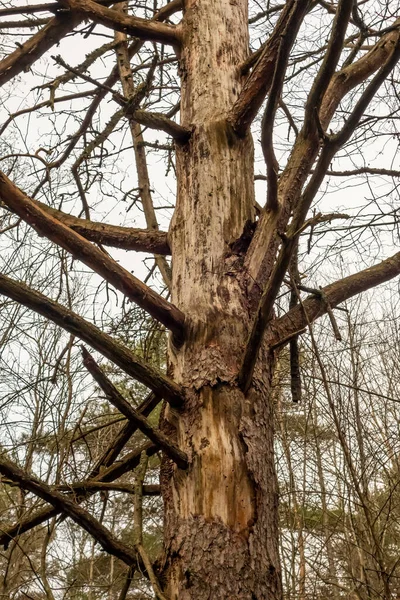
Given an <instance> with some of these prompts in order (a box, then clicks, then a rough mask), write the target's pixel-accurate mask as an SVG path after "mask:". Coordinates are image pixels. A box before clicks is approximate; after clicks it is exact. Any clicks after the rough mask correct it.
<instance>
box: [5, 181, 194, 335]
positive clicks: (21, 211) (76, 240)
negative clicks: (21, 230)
mask: <svg viewBox="0 0 400 600" xmlns="http://www.w3.org/2000/svg"><path fill="white" fill-rule="evenodd" d="M0 198H1V200H2V201H3V202H4V203H5V204H6V205H7V206H8V207H9V208H11V210H12V211H13V212H15V213H16V214H17V215H19V216H20V217H21V218H22V219H24V221H26V222H27V223H28V224H29V225H31V226H32V227H34V228H35V229H36V231H38V233H40V234H41V235H45V236H46V237H47V238H48V239H50V240H51V241H52V242H54V243H55V244H58V245H59V246H61V247H62V248H64V249H65V250H67V251H68V252H71V253H72V254H73V256H75V258H77V259H79V260H81V261H82V262H83V263H84V264H86V265H88V266H89V267H90V268H91V269H93V270H94V271H95V272H96V273H99V275H101V276H102V277H104V279H105V280H106V281H109V282H110V283H112V285H114V286H115V287H116V288H117V289H118V290H120V291H121V292H122V293H123V294H125V295H126V296H127V297H128V298H129V299H130V300H132V301H133V302H136V304H138V305H139V306H141V308H143V309H144V310H147V312H148V313H149V314H151V316H152V317H154V318H155V319H157V320H158V321H160V322H161V323H163V325H165V326H166V327H167V328H168V329H170V330H171V331H172V332H173V333H174V335H175V336H176V339H177V340H180V339H182V335H183V324H184V315H183V314H182V313H181V311H180V310H178V309H177V308H176V307H175V306H174V305H173V304H170V303H169V302H168V301H167V300H164V298H162V297H161V296H159V294H157V293H156V292H154V291H153V290H152V289H151V288H149V287H148V286H146V285H145V284H144V283H142V282H141V281H140V280H139V279H137V278H136V277H134V275H132V274H131V273H129V271H127V270H126V269H124V268H123V267H121V266H120V265H119V264H118V263H117V262H116V261H115V260H113V259H112V258H111V257H110V256H108V255H106V254H105V253H104V252H102V251H101V250H99V249H98V248H97V247H96V246H94V245H92V244H91V243H90V242H89V241H88V240H86V239H85V238H83V237H82V236H80V235H79V234H78V233H76V232H75V231H73V230H72V229H70V228H69V227H67V225H64V224H63V223H61V222H60V221H58V220H56V219H54V218H53V217H52V216H51V215H50V214H48V213H46V212H44V211H43V210H42V209H41V208H40V207H39V206H38V205H37V204H35V203H34V202H32V200H30V199H29V198H28V197H27V196H26V195H25V194H24V193H23V192H22V191H21V190H20V189H19V188H17V187H16V186H15V185H14V184H13V183H12V182H11V181H10V180H9V179H8V177H6V175H4V174H2V173H0Z"/></svg>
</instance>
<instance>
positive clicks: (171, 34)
mask: <svg viewBox="0 0 400 600" xmlns="http://www.w3.org/2000/svg"><path fill="white" fill-rule="evenodd" d="M61 4H62V5H64V6H67V7H68V8H70V9H71V13H72V14H73V15H74V14H80V15H81V18H83V17H85V18H87V17H89V18H90V19H92V20H93V21H94V22H95V23H101V24H102V25H104V26H105V27H110V28H111V29H113V30H117V31H122V32H123V33H128V34H129V35H132V36H134V37H137V38H139V39H144V40H151V41H154V42H161V43H163V44H172V45H179V43H180V30H179V28H178V27H176V26H174V25H167V24H164V23H155V22H154V21H148V20H146V19H141V18H139V17H133V16H128V15H125V14H123V13H121V12H119V11H117V10H113V9H111V8H106V7H104V6H101V5H99V4H97V3H96V2H92V0H62V2H61Z"/></svg>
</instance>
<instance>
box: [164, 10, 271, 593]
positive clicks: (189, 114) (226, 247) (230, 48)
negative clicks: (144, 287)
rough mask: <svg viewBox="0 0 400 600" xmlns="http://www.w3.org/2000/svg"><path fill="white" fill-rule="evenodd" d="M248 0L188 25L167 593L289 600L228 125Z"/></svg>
mask: <svg viewBox="0 0 400 600" xmlns="http://www.w3.org/2000/svg"><path fill="white" fill-rule="evenodd" d="M247 4H248V3H247V0H238V1H236V2H234V3H233V2H230V1H229V0H201V1H198V0H189V1H187V2H186V3H185V12H184V20H183V23H182V30H183V35H184V40H185V43H184V44H183V45H182V49H181V60H180V66H181V72H182V98H181V122H182V124H183V125H184V126H186V127H190V126H191V127H192V129H193V133H192V135H191V138H190V141H189V143H188V144H187V145H186V146H185V148H179V147H178V148H177V150H176V155H177V180H178V197H177V204H176V210H175V214H174V217H173V220H172V224H171V230H170V243H171V249H172V253H173V285H172V301H173V302H174V303H175V304H176V305H177V306H178V307H179V308H180V309H181V310H182V312H185V314H186V315H187V331H188V334H187V338H186V340H185V343H184V344H183V345H182V347H181V348H180V349H178V350H174V351H171V352H170V354H169V363H170V370H171V372H172V373H173V375H174V379H175V380H176V381H178V382H179V383H180V384H181V385H182V386H184V387H185V389H186V392H187V401H186V402H185V407H184V409H183V411H182V412H181V413H180V414H179V419H178V422H177V423H176V429H177V444H178V445H179V447H180V448H182V449H183V450H184V451H186V452H188V453H189V451H190V453H191V457H192V456H193V460H191V467H190V469H188V471H187V472H185V473H184V474H183V476H178V474H177V473H176V472H175V471H176V470H174V469H173V466H172V465H170V464H168V463H166V464H165V465H164V467H163V471H162V479H161V480H162V492H163V499H164V503H165V542H166V548H167V555H166V559H165V565H164V569H163V574H162V575H163V579H164V577H165V579H166V580H167V581H168V586H167V588H166V593H167V595H168V596H169V597H170V598H187V599H188V600H189V599H190V600H191V599H194V598H195V599H196V600H205V599H206V598H213V600H226V598H242V599H243V600H264V599H265V598H276V599H279V598H280V597H281V596H280V594H281V588H280V579H279V571H280V566H279V557H278V548H277V543H276V542H277V537H276V536H275V532H276V531H277V511H276V487H275V476H274V466H273V451H272V429H271V428H270V423H271V422H272V418H271V417H272V413H271V409H272V405H271V404H270V402H269V400H268V386H269V377H270V373H271V371H270V369H271V368H272V363H270V364H268V365H266V368H265V369H264V370H263V372H262V373H261V372H259V371H258V372H257V374H258V375H259V376H260V379H259V380H258V388H257V389H258V393H256V394H255V395H254V396H253V395H252V397H251V401H248V400H247V399H246V398H245V396H244V394H243V393H242V391H241V390H240V389H239V388H238V385H237V381H236V378H237V373H238V370H239V366H240V357H241V353H242V350H243V343H244V340H245V339H246V337H247V333H248V326H249V311H248V304H247V298H246V294H245V286H244V282H243V280H242V278H241V259H242V256H243V254H241V252H243V250H238V254H235V250H234V248H237V247H240V245H241V244H240V243H236V242H238V240H240V239H241V238H242V234H243V233H244V231H245V230H246V231H247V230H252V225H251V223H253V222H254V220H255V214H254V208H253V207H254V186H253V181H252V179H253V148H252V140H251V138H250V136H249V135H244V136H243V137H241V136H238V135H237V134H236V133H235V132H234V131H233V129H232V126H231V125H229V124H228V123H227V121H228V116H229V111H230V110H231V107H232V106H233V105H234V104H235V102H236V100H237V99H238V98H239V97H240V94H241V92H242V89H243V85H244V83H245V76H243V75H242V73H241V69H240V66H241V65H242V64H243V62H244V60H245V59H246V57H247V53H248V28H247V20H248V15H247ZM253 391H254V390H251V393H252V394H253ZM168 418H169V415H168V411H167V415H166V420H168ZM267 423H268V426H267V425H266V424H267ZM167 426H168V422H166V423H165V427H167ZM261 439H262V443H260V442H261Z"/></svg>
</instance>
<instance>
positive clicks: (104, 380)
mask: <svg viewBox="0 0 400 600" xmlns="http://www.w3.org/2000/svg"><path fill="white" fill-rule="evenodd" d="M82 356H83V364H84V365H85V367H86V369H87V370H88V371H89V373H90V374H91V375H92V377H93V378H94V379H95V381H97V383H98V384H99V386H100V388H101V389H102V390H103V392H104V393H105V394H106V396H107V398H108V399H109V400H110V402H111V404H113V405H114V406H115V408H117V409H118V410H119V411H120V412H121V413H122V414H123V415H125V417H127V419H129V420H130V421H132V423H134V424H135V425H136V427H137V428H138V429H140V431H141V432H142V433H144V435H146V436H147V437H148V438H149V440H151V441H152V442H153V444H155V445H156V446H158V447H159V448H160V449H161V450H163V451H164V452H165V454H166V455H167V456H168V457H169V458H170V459H171V460H173V461H174V462H175V463H176V464H177V465H178V467H179V468H181V469H187V467H188V457H187V455H186V454H185V453H184V452H182V450H180V449H179V448H177V447H176V446H174V444H172V443H171V442H170V440H168V438H167V437H166V436H165V435H164V434H163V433H162V431H159V430H157V429H155V428H154V427H153V426H152V425H150V423H149V421H148V420H147V419H146V417H144V416H143V415H141V414H140V413H139V412H138V411H137V410H135V409H134V408H133V406H132V405H131V404H130V403H129V402H128V401H127V400H125V398H124V397H123V396H122V394H120V393H119V391H118V390H117V388H116V387H115V386H114V385H113V384H112V382H111V381H110V380H109V379H108V377H106V375H104V373H103V371H102V370H101V369H100V367H99V366H98V364H97V363H96V361H95V360H94V358H93V357H92V356H91V354H90V353H89V352H88V351H87V350H86V349H85V348H84V347H82Z"/></svg>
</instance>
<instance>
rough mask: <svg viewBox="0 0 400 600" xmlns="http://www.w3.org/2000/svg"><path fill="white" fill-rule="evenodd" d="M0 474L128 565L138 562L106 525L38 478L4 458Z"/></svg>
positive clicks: (130, 550) (131, 551) (0, 461)
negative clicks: (42, 501)
mask: <svg viewBox="0 0 400 600" xmlns="http://www.w3.org/2000/svg"><path fill="white" fill-rule="evenodd" d="M0 473H1V474H2V475H4V476H5V477H8V478H9V479H11V480H12V481H15V482H16V483H17V484H18V486H19V487H21V488H22V489H23V490H27V491H29V492H31V493H33V494H35V495H36V496H38V497H39V498H42V499H43V500H45V501H46V502H49V503H50V504H52V505H53V506H54V508H59V509H60V510H61V511H62V512H64V513H65V514H67V515H68V516H69V517H71V519H72V520H73V521H75V523H77V524H78V525H80V526H81V527H82V528H83V529H85V531H87V532H88V533H90V535H92V536H93V537H94V539H95V540H96V541H97V542H98V543H99V544H100V545H101V546H102V548H103V549H104V550H105V551H106V552H108V553H109V554H112V555H113V556H116V557H117V558H119V559H120V560H122V561H123V562H124V563H126V564H127V565H132V564H134V563H135V562H136V560H137V556H136V552H135V550H134V549H133V548H130V547H129V546H126V544H123V543H122V542H120V541H118V540H117V539H116V538H115V536H113V535H112V533H110V532H109V531H108V529H106V528H105V527H104V525H102V524H101V523H100V522H99V521H98V520H97V519H95V518H94V517H92V515H91V514H90V513H88V512H87V511H86V510H84V509H83V508H81V507H80V506H78V504H76V503H75V502H73V501H72V500H70V499H69V498H68V497H66V496H63V495H62V494H60V493H59V492H57V491H55V490H53V489H51V488H50V487H49V486H48V485H47V484H45V483H43V482H42V481H40V480H39V479H36V477H32V476H30V475H28V474H27V473H26V472H25V471H23V470H22V469H20V468H19V467H17V465H15V464H14V463H12V462H10V461H8V460H5V459H4V458H0Z"/></svg>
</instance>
